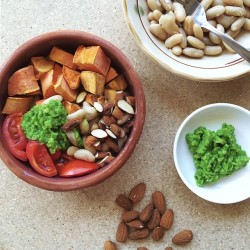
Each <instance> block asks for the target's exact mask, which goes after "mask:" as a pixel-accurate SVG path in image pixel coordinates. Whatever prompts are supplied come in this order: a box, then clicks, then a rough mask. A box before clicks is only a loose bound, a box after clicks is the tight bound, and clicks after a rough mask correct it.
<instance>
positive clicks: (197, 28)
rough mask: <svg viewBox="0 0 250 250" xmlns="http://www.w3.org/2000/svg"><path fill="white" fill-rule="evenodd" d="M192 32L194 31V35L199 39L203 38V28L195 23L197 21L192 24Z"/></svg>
mask: <svg viewBox="0 0 250 250" xmlns="http://www.w3.org/2000/svg"><path fill="white" fill-rule="evenodd" d="M193 32H194V36H195V37H197V38H198V39H200V40H203V38H204V34H203V30H202V28H201V26H200V25H199V24H197V23H195V24H194V26H193Z"/></svg>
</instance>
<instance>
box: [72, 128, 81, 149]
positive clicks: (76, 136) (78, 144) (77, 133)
mask: <svg viewBox="0 0 250 250" xmlns="http://www.w3.org/2000/svg"><path fill="white" fill-rule="evenodd" d="M73 132H74V136H75V138H76V143H77V147H78V148H82V147H83V140H82V137H81V134H80V131H79V130H78V129H77V128H74V129H73Z"/></svg>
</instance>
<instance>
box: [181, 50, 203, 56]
mask: <svg viewBox="0 0 250 250" xmlns="http://www.w3.org/2000/svg"><path fill="white" fill-rule="evenodd" d="M182 53H183V54H184V55H186V56H189V57H194V58H200V57H203V55H204V51H203V50H201V49H195V48H191V47H186V48H185V49H183V51H182Z"/></svg>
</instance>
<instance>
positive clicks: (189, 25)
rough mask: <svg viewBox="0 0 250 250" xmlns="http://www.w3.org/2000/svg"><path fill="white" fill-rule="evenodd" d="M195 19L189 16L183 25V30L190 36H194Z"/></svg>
mask: <svg viewBox="0 0 250 250" xmlns="http://www.w3.org/2000/svg"><path fill="white" fill-rule="evenodd" d="M193 26H194V19H193V17H192V16H187V17H186V18H185V20H184V23H183V28H184V30H185V32H186V34H187V35H188V36H192V35H193V33H194V32H193Z"/></svg>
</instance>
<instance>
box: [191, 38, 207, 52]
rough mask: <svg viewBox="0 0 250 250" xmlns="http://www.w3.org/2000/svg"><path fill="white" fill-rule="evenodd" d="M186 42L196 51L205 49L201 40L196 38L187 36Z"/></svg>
mask: <svg viewBox="0 0 250 250" xmlns="http://www.w3.org/2000/svg"><path fill="white" fill-rule="evenodd" d="M187 41H188V43H189V44H190V45H191V46H192V47H194V48H196V49H204V48H205V44H204V43H203V42H202V41H201V40H199V39H198V38H196V37H194V36H188V37H187Z"/></svg>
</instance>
